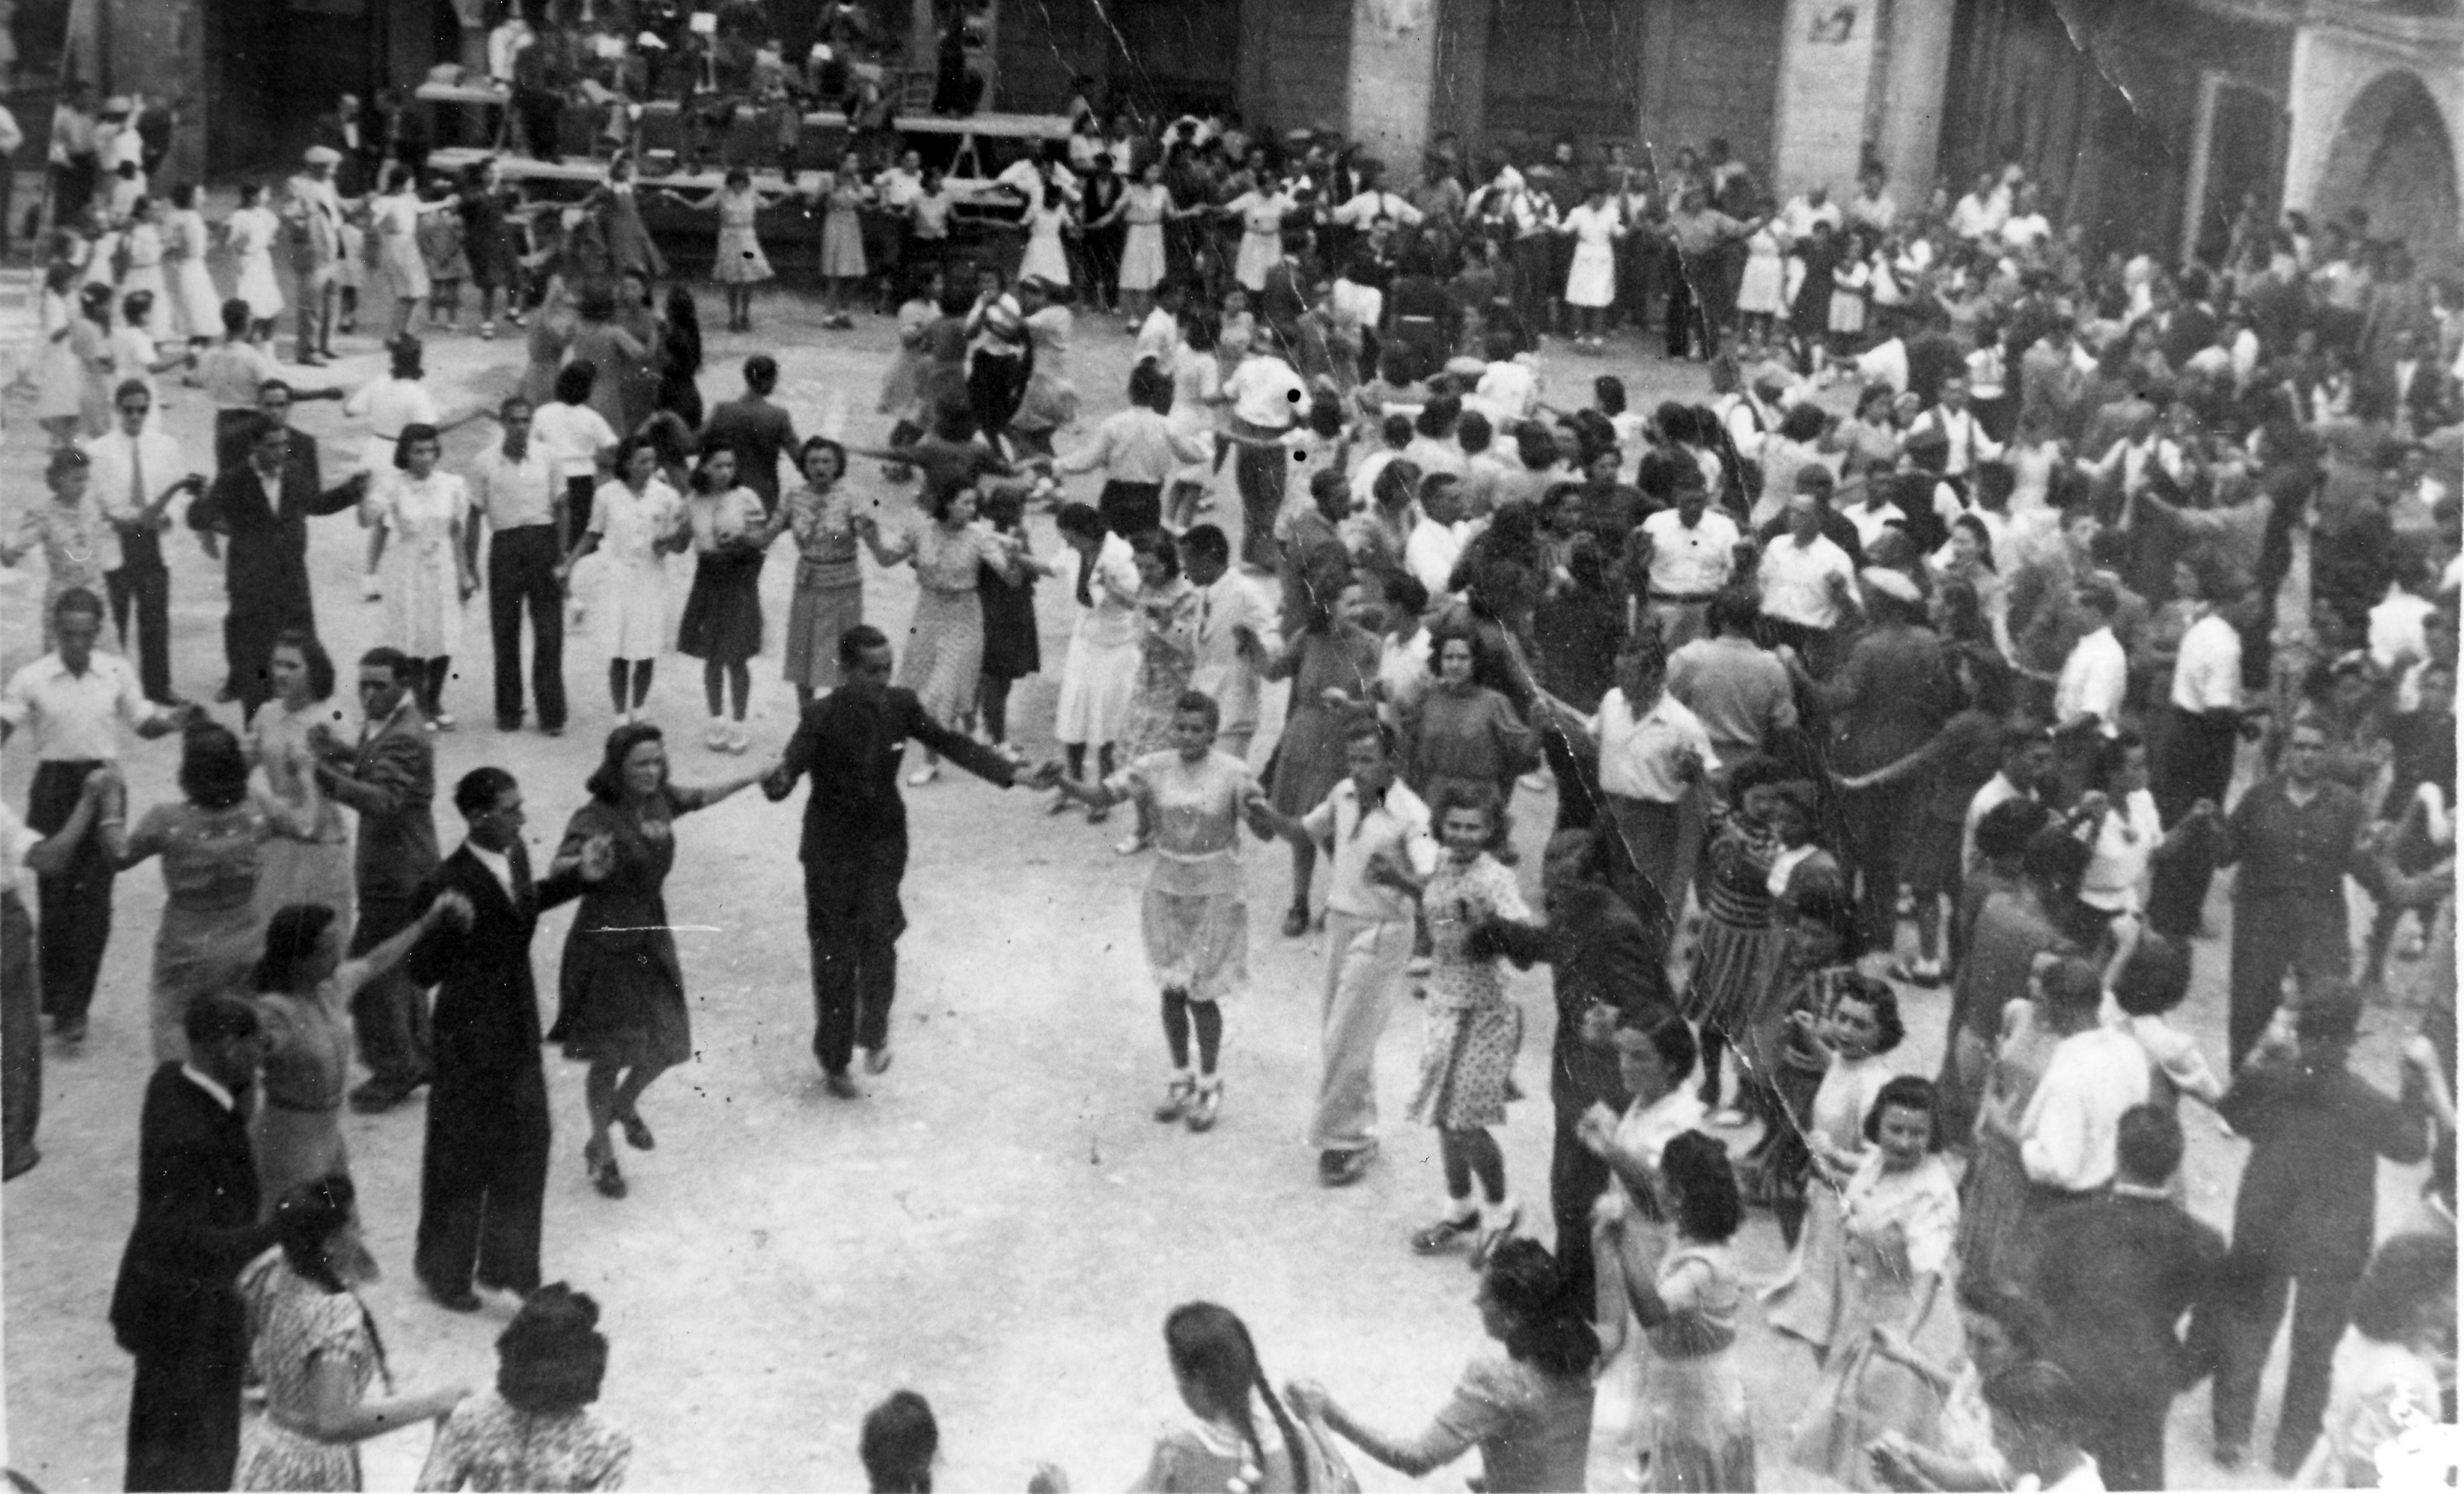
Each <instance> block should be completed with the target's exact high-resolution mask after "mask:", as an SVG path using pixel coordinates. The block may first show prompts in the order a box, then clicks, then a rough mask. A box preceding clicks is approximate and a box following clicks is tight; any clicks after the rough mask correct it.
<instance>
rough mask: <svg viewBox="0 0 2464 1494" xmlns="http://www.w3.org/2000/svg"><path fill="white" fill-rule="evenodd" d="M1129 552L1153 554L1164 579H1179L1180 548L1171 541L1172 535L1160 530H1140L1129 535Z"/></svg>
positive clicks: (1133, 553)
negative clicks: (1159, 565) (1160, 566)
mask: <svg viewBox="0 0 2464 1494" xmlns="http://www.w3.org/2000/svg"><path fill="white" fill-rule="evenodd" d="M1130 553H1131V554H1132V555H1152V556H1154V557H1155V560H1156V561H1157V562H1158V563H1160V564H1161V565H1162V566H1163V579H1164V580H1166V581H1168V582H1169V581H1178V580H1179V579H1180V548H1179V547H1178V546H1177V545H1175V544H1174V543H1173V542H1172V536H1170V535H1168V534H1165V533H1164V532H1163V531H1162V530H1160V529H1146V530H1140V531H1139V532H1138V533H1137V534H1135V535H1133V536H1131V537H1130Z"/></svg>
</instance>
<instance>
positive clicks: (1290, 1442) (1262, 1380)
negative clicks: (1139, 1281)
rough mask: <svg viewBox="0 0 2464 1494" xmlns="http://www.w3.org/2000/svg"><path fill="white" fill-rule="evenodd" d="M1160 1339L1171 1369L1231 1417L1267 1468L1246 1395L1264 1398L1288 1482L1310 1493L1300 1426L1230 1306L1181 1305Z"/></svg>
mask: <svg viewBox="0 0 2464 1494" xmlns="http://www.w3.org/2000/svg"><path fill="white" fill-rule="evenodd" d="M1163 1338H1164V1348H1165V1350H1166V1351H1168V1352H1169V1353H1170V1354H1171V1356H1172V1367H1173V1370H1174V1372H1175V1373H1178V1374H1180V1375H1181V1376H1183V1377H1184V1378H1187V1379H1190V1380H1194V1381H1196V1382H1197V1383H1198V1385H1199V1387H1200V1388H1201V1389H1203V1391H1204V1392H1205V1395H1206V1398H1207V1399H1208V1400H1209V1401H1211V1402H1213V1403H1214V1405H1215V1406H1216V1408H1217V1409H1218V1410H1219V1411H1221V1414H1222V1415H1224V1416H1225V1417H1229V1418H1230V1419H1231V1421H1232V1424H1233V1426H1234V1427H1236V1428H1238V1429H1239V1431H1240V1433H1241V1439H1242V1440H1243V1442H1246V1443H1247V1444H1248V1446H1249V1451H1250V1454H1251V1455H1252V1456H1253V1457H1255V1458H1256V1459H1257V1460H1258V1466H1259V1467H1260V1468H1261V1469H1264V1468H1265V1466H1266V1445H1265V1442H1264V1441H1263V1440H1261V1439H1260V1438H1259V1436H1258V1428H1257V1425H1256V1423H1255V1422H1254V1421H1252V1420H1251V1418H1250V1416H1249V1397H1250V1395H1252V1394H1253V1393H1254V1394H1255V1395H1258V1396H1259V1397H1261V1398H1262V1399H1264V1400H1265V1403H1266V1411H1267V1413H1268V1414H1269V1415H1270V1416H1272V1417H1274V1420H1275V1430H1276V1432H1277V1433H1279V1434H1280V1435H1281V1436H1282V1438H1283V1439H1284V1451H1285V1452H1286V1454H1287V1456H1289V1457H1290V1459H1291V1462H1292V1486H1293V1487H1294V1488H1296V1489H1298V1490H1300V1491H1301V1494H1308V1491H1309V1459H1308V1457H1307V1448H1308V1444H1307V1443H1306V1442H1304V1441H1303V1440H1302V1439H1301V1434H1300V1429H1299V1428H1298V1427H1297V1426H1295V1425H1293V1423H1292V1418H1291V1415H1290V1413H1288V1412H1287V1411H1286V1410H1285V1409H1284V1403H1283V1402H1282V1401H1281V1400H1279V1399H1277V1398H1276V1396H1275V1392H1274V1387H1273V1386H1271V1385H1269V1384H1268V1383H1267V1381H1266V1371H1265V1366H1263V1365H1261V1364H1260V1363H1259V1362H1258V1350H1257V1346H1256V1345H1255V1344H1253V1343H1252V1342H1251V1341H1250V1339H1249V1329H1248V1326H1247V1325H1246V1324H1243V1322H1242V1321H1241V1319H1240V1318H1239V1317H1238V1316H1236V1315H1235V1314H1234V1313H1233V1311H1232V1310H1231V1309H1230V1308H1229V1307H1218V1306H1216V1305H1215V1304H1214V1303H1211V1302H1191V1303H1183V1304H1182V1305H1181V1306H1179V1307H1175V1308H1173V1309H1172V1313H1171V1315H1170V1316H1168V1317H1166V1318H1165V1319H1164V1322H1163Z"/></svg>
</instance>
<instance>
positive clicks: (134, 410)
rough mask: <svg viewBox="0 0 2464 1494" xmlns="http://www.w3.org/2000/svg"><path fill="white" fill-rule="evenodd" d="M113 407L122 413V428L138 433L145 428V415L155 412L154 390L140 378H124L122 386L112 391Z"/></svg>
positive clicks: (127, 431)
mask: <svg viewBox="0 0 2464 1494" xmlns="http://www.w3.org/2000/svg"><path fill="white" fill-rule="evenodd" d="M111 407H112V408H113V409H115V410H117V411H119V413H120V428H121V431H123V432H124V433H126V434H128V435H132V436H133V435H137V434H139V433H141V432H142V431H143V430H144V428H145V417H146V416H147V415H149V414H151V413H153V409H154V391H153V390H151V389H149V388H147V387H145V384H144V382H143V380H138V379H122V380H121V382H120V387H118V388H116V389H114V390H112V391H111Z"/></svg>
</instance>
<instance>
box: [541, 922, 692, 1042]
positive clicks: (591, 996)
mask: <svg viewBox="0 0 2464 1494" xmlns="http://www.w3.org/2000/svg"><path fill="white" fill-rule="evenodd" d="M587 912H588V910H587V909H585V910H584V913H585V915H586V914H587ZM666 915H667V914H666V909H665V908H664V907H662V908H660V910H659V916H660V920H661V922H662V923H664V922H665V920H666ZM574 921H575V924H576V928H575V929H574V931H573V934H572V935H571V936H569V937H568V938H567V939H566V941H565V946H564V964H563V968H562V970H561V972H560V973H559V978H558V981H557V985H558V1001H557V1014H556V1025H555V1026H554V1027H551V1028H550V1029H548V1034H547V1041H548V1042H550V1043H555V1044H561V1045H562V1047H563V1050H564V1056H565V1057H566V1058H569V1059H576V1060H580V1061H582V1062H585V1063H593V1064H613V1065H617V1066H620V1067H627V1068H632V1067H650V1066H658V1067H672V1066H675V1065H678V1064H681V1063H684V1062H685V1061H687V1060H688V1059H690V1058H692V1057H693V1018H692V1016H691V1014H690V1013H689V1012H688V1010H687V1009H686V1006H685V988H684V982H683V981H682V979H681V978H679V976H678V973H677V966H676V949H675V940H674V937H673V936H672V935H671V934H669V933H668V932H667V931H666V930H665V929H664V928H662V929H658V930H655V931H650V932H648V933H643V932H639V931H625V932H624V933H618V932H615V931H608V932H605V933H602V932H601V931H598V930H596V929H585V928H583V927H581V925H582V924H583V919H582V918H579V917H578V918H576V919H575V920H574Z"/></svg>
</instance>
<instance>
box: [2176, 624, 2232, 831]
mask: <svg viewBox="0 0 2464 1494" xmlns="http://www.w3.org/2000/svg"><path fill="white" fill-rule="evenodd" d="M2197 606H2198V614H2197V616H2196V618H2195V619H2194V620H2193V621H2192V622H2191V624H2190V626H2189V631H2187V632H2185V633H2184V634H2183V635H2182V643H2181V648H2180V650H2179V651H2178V652H2177V653H2175V654H2174V656H2173V678H2172V681H2171V683H2170V686H2169V691H2168V693H2167V697H2166V703H2167V722H2166V730H2165V735H2164V736H2163V738H2162V741H2163V746H2164V750H2163V752H2162V753H2160V754H2159V755H2158V758H2157V764H2158V766H2157V771H2156V777H2155V794H2156V809H2157V813H2158V815H2159V817H2160V818H2161V819H2162V820H2163V822H2164V824H2165V825H2166V826H2167V828H2170V827H2171V826H2173V825H2176V824H2181V823H2182V817H2183V816H2185V815H2187V814H2189V812H2190V807H2191V806H2192V805H2194V804H2196V803H2197V802H2199V801H2200V800H2203V799H2204V800H2207V801H2209V802H2211V803H2214V804H2216V805H2218V806H2221V805H2222V804H2223V803H2224V802H2225V790H2226V789H2227V788H2228V787H2229V786H2231V784H2232V782H2233V755H2234V753H2235V752H2236V750H2237V749H2238V744H2239V742H2240V739H2241V723H2242V687H2241V630H2240V629H2239V628H2237V627H2235V626H2233V620H2232V619H2231V618H2230V617H2228V616H2227V615H2226V610H2225V609H2222V608H2219V607H2218V606H2217V604H2216V603H2215V602H2213V601H2203V602H2201V603H2199V604H2197ZM2234 610H2239V609H2238V608H2235V609H2234Z"/></svg>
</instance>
